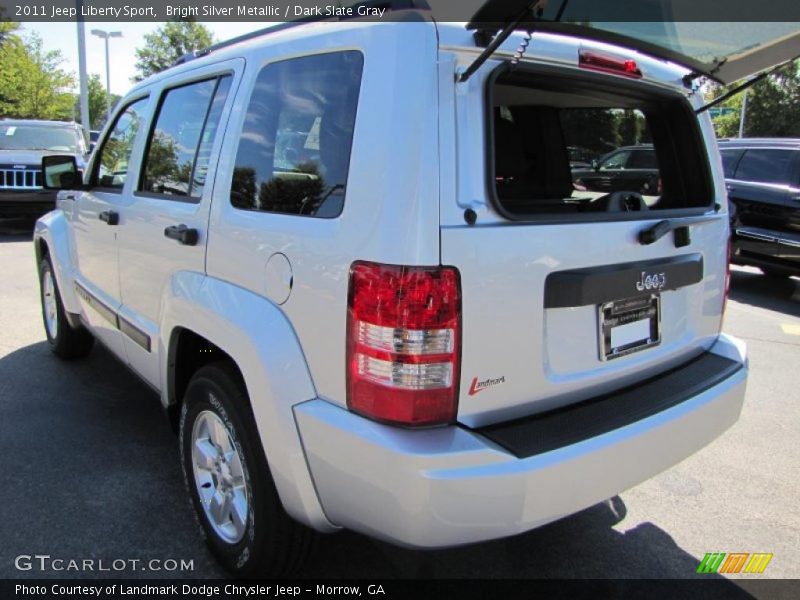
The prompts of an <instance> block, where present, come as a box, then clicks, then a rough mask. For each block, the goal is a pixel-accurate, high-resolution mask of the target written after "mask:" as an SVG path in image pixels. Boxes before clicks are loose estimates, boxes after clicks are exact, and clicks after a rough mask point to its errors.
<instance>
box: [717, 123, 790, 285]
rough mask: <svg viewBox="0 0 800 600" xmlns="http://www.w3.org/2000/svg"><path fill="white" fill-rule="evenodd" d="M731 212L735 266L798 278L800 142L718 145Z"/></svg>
mask: <svg viewBox="0 0 800 600" xmlns="http://www.w3.org/2000/svg"><path fill="white" fill-rule="evenodd" d="M719 150H720V155H721V156H722V167H723V169H724V171H725V183H726V187H727V188H728V198H729V199H730V201H731V202H733V204H734V205H735V209H736V210H735V211H732V214H733V215H734V217H733V223H732V225H731V230H732V232H733V238H732V240H733V244H732V251H731V261H733V262H734V263H735V264H739V265H752V266H755V267H759V268H760V269H761V270H762V271H763V272H764V273H765V274H767V275H772V276H774V277H790V276H792V275H800V139H786V138H743V139H730V140H720V142H719Z"/></svg>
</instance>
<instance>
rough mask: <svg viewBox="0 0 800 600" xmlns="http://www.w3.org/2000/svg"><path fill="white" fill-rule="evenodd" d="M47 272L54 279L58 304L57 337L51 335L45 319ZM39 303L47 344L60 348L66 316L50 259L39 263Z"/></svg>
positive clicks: (54, 293)
mask: <svg viewBox="0 0 800 600" xmlns="http://www.w3.org/2000/svg"><path fill="white" fill-rule="evenodd" d="M47 272H49V273H50V277H52V278H53V295H54V296H55V302H56V321H57V327H58V328H57V330H56V337H52V336H51V335H50V328H49V327H48V326H47V318H46V317H45V311H46V310H47V309H46V308H45V305H44V278H45V274H46V273H47ZM39 303H40V304H41V307H42V323H43V324H44V334H45V336H47V343H48V344H50V346H51V347H54V348H55V347H58V346H59V344H60V342H61V340H60V337H61V336H62V332H63V328H64V327H65V323H64V321H65V315H64V308H63V306H62V305H61V290H59V289H58V282H57V281H56V274H55V271H53V265H52V263H51V262H50V259H49V258H48V257H45V258H43V259H42V261H41V262H40V263H39Z"/></svg>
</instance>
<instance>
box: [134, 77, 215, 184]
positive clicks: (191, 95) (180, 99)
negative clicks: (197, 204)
mask: <svg viewBox="0 0 800 600" xmlns="http://www.w3.org/2000/svg"><path fill="white" fill-rule="evenodd" d="M229 88H230V76H226V77H222V78H215V79H207V80H205V81H199V82H196V83H191V84H189V85H184V86H181V87H177V88H172V89H170V90H168V91H167V92H165V93H164V95H163V96H162V98H161V103H160V105H159V108H158V112H157V116H156V120H155V125H154V126H153V128H152V130H151V132H150V138H149V139H148V142H147V150H146V152H145V160H144V166H143V168H142V177H141V182H140V185H139V191H142V192H149V193H154V194H159V195H166V196H177V197H183V198H193V199H198V198H200V196H201V195H202V193H203V186H204V185H205V180H206V174H207V171H208V159H209V156H210V153H211V146H212V144H213V142H214V135H215V133H216V130H217V126H218V124H219V120H220V116H221V114H222V107H223V105H224V104H225V98H226V96H227V93H228V89H229Z"/></svg>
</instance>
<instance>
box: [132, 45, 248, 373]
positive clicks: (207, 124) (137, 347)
mask: <svg viewBox="0 0 800 600" xmlns="http://www.w3.org/2000/svg"><path fill="white" fill-rule="evenodd" d="M243 64H244V61H242V60H233V61H226V62H225V63H220V64H216V65H212V66H209V67H205V68H203V69H200V70H195V71H192V74H191V78H190V79H188V80H187V79H186V78H185V77H184V78H183V79H181V80H174V79H173V80H168V81H167V83H165V84H164V86H163V87H162V89H161V91H160V93H159V99H158V104H157V107H156V109H155V111H154V116H153V119H152V123H151V126H150V128H149V131H148V132H147V136H146V137H147V139H146V142H145V143H144V144H143V152H142V159H141V161H140V162H141V167H140V170H139V173H138V174H137V175H138V176H137V179H136V181H135V182H134V185H133V189H132V193H131V201H130V203H129V204H128V205H127V206H126V207H125V209H124V213H123V215H122V219H121V224H120V228H119V274H120V292H121V300H122V306H121V307H120V313H119V321H120V329H121V331H122V333H123V341H124V344H125V350H126V354H127V357H128V360H129V361H130V364H131V366H132V367H133V368H134V369H135V370H136V371H137V372H138V373H139V374H140V375H141V376H142V377H144V379H146V380H147V381H149V382H150V383H151V384H152V385H154V386H156V387H159V383H160V381H159V378H160V375H159V368H158V366H159V360H158V357H159V354H160V350H161V348H159V346H158V344H157V339H158V333H159V321H160V318H161V310H162V299H163V297H164V294H165V290H166V289H167V288H169V287H170V286H171V285H172V284H173V283H174V282H175V281H176V280H177V279H178V278H180V277H181V275H182V274H185V273H200V274H205V252H206V242H207V239H208V236H207V229H208V214H209V206H210V203H211V191H212V187H213V183H214V177H213V174H214V171H215V169H214V165H215V160H216V159H215V157H216V156H217V153H218V150H217V149H216V148H217V145H218V144H219V141H220V140H219V139H218V138H221V137H222V136H221V135H218V133H219V132H220V131H221V130H222V129H223V125H224V123H225V122H226V120H227V115H228V112H229V111H228V109H226V108H225V107H226V104H228V103H229V101H230V100H231V97H232V95H233V94H232V93H231V90H232V89H233V88H232V84H233V81H234V79H235V77H236V74H237V70H239V69H241V68H242V67H243Z"/></svg>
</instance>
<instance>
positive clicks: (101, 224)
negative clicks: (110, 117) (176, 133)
mask: <svg viewBox="0 0 800 600" xmlns="http://www.w3.org/2000/svg"><path fill="white" fill-rule="evenodd" d="M148 102H149V98H148V97H147V96H141V97H139V98H135V99H134V100H132V101H131V102H129V103H127V104H126V105H125V106H123V107H122V108H121V109H120V110H119V111H118V113H117V116H116V117H115V119H114V123H113V125H112V126H111V127H110V128H109V129H108V131H107V133H106V136H105V137H104V139H103V140H102V141H101V144H100V147H99V149H98V150H97V152H96V155H95V156H94V159H93V160H92V162H91V164H90V167H89V170H90V172H89V174H88V175H87V177H86V180H87V185H86V188H85V189H83V190H81V191H76V192H74V193H71V194H69V195H67V196H68V197H69V196H70V195H71V196H72V197H73V200H72V201H71V202H70V201H69V200H66V201H65V202H63V203H62V207H63V208H64V211H65V213H66V214H67V218H68V220H69V222H70V232H71V238H72V248H73V252H74V255H73V257H72V258H73V261H74V265H75V271H76V272H75V285H76V288H77V290H76V291H77V292H78V296H79V298H80V299H81V303H82V305H83V312H84V315H85V318H86V320H87V321H88V322H89V324H90V326H91V328H92V330H93V332H94V334H95V335H96V336H97V337H98V338H99V339H100V340H101V341H102V342H103V343H104V344H105V345H106V346H107V347H109V348H110V349H111V350H112V351H113V352H114V353H116V354H117V355H119V356H123V355H124V350H123V345H122V340H121V338H120V335H119V331H118V328H117V322H116V313H117V310H118V309H119V306H120V287H119V272H118V255H117V241H118V239H117V234H118V230H119V219H120V212H121V207H122V206H124V205H125V204H126V199H125V198H126V194H129V193H130V189H131V185H132V182H131V181H130V180H129V178H128V167H129V165H131V161H132V159H133V157H134V156H135V150H136V148H137V146H138V145H140V144H141V142H142V139H141V138H142V136H140V133H141V131H142V130H143V129H144V123H145V122H146V120H147V117H146V114H147V108H148Z"/></svg>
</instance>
